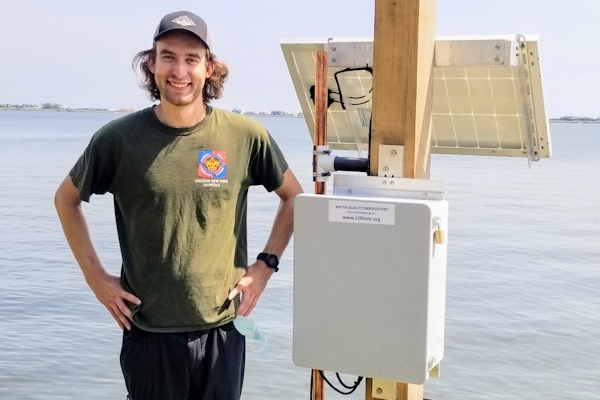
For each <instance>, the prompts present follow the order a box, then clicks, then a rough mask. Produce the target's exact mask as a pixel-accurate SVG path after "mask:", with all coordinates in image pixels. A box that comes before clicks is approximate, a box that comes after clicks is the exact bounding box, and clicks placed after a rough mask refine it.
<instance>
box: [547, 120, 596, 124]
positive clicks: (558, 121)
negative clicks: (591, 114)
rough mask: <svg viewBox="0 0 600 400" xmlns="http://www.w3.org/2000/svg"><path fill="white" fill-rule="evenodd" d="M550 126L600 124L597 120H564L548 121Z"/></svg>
mask: <svg viewBox="0 0 600 400" xmlns="http://www.w3.org/2000/svg"><path fill="white" fill-rule="evenodd" d="M550 123H552V124H600V121H599V120H592V121H568V120H564V119H550Z"/></svg>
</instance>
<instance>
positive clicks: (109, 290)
mask: <svg viewBox="0 0 600 400" xmlns="http://www.w3.org/2000/svg"><path fill="white" fill-rule="evenodd" d="M212 50H213V48H212V44H211V41H210V38H209V34H208V29H207V27H206V23H205V22H204V20H202V19H201V18H200V17H198V16H196V15H194V14H192V13H190V12H185V11H182V12H176V13H172V14H169V15H166V16H165V17H164V18H163V19H162V20H161V22H160V24H159V26H158V28H157V30H156V33H155V35H154V44H153V47H152V49H150V50H148V51H143V52H140V53H139V54H138V55H137V56H136V58H135V59H134V66H135V65H137V66H139V67H140V70H141V71H142V74H143V83H144V87H145V88H146V89H147V90H148V92H149V93H150V96H151V97H152V98H153V99H155V100H160V104H158V105H156V106H154V107H151V108H148V109H145V110H142V111H139V112H136V113H134V114H131V115H128V116H126V117H123V118H120V119H118V120H116V121H113V122H110V123H108V124H107V125H105V126H104V127H102V128H101V129H100V130H99V131H98V132H97V133H96V134H95V135H94V137H93V138H92V140H91V142H90V144H89V146H88V147H87V148H86V150H85V151H84V153H83V155H82V156H81V158H80V159H79V160H78V161H77V163H76V164H75V166H74V167H73V169H72V170H71V171H70V173H69V176H67V178H66V179H65V180H64V181H63V183H62V184H61V185H60V187H59V189H58V191H57V193H56V197H55V204H56V208H57V211H58V214H59V217H60V220H61V223H62V226H63V229H64V232H65V236H66V238H67V241H68V242H69V245H70V246H71V249H72V251H73V254H74V255H75V258H76V259H77V262H78V263H79V265H80V267H81V269H82V271H83V274H84V276H85V279H86V281H87V283H88V284H89V286H90V288H91V289H92V291H93V292H94V294H95V295H96V297H97V298H98V300H99V301H100V302H101V303H102V304H103V305H104V306H106V308H107V309H108V311H109V312H110V313H111V315H112V316H113V318H114V319H115V321H116V322H117V324H118V325H119V326H120V327H121V328H122V329H123V344H122V349H121V367H122V370H123V375H124V378H125V384H126V386H127V389H128V392H129V398H130V399H132V400H149V399H157V400H166V399H203V400H217V399H218V400H229V399H239V397H240V394H241V389H242V382H243V374H244V360H245V341H244V338H243V336H241V335H240V333H239V332H237V331H236V330H235V328H234V326H233V324H232V321H233V319H234V318H235V317H236V313H237V314H238V315H242V316H247V315H248V314H250V313H251V312H252V310H253V308H254V307H255V305H256V303H257V301H258V299H259V297H260V295H261V293H262V292H263V290H264V289H265V287H266V285H267V281H268V280H269V278H270V277H271V275H272V274H273V273H274V272H276V271H277V264H278V258H279V257H280V256H281V254H282V253H283V251H284V249H285V247H286V246H287V244H288V242H289V240H290V237H291V235H292V214H293V202H294V198H295V196H296V195H298V194H299V193H301V191H302V189H301V187H300V185H299V184H298V181H297V180H296V178H295V177H294V174H293V173H292V171H291V170H290V169H289V168H288V166H287V163H286V162H285V159H284V158H283V156H282V154H281V151H280V150H279V148H278V147H277V145H276V143H275V142H274V141H273V139H272V138H271V137H270V135H269V134H268V132H267V131H266V130H265V129H264V128H263V127H262V126H261V125H260V124H259V123H257V122H255V121H251V120H249V119H246V118H244V117H241V116H238V115H236V114H233V113H229V112H226V111H223V110H219V109H216V108H213V107H211V106H210V105H208V103H209V102H210V100H212V99H216V98H219V97H220V96H221V93H222V90H223V82H224V81H225V79H226V78H227V73H228V71H227V67H226V66H225V64H223V63H221V62H219V61H218V60H217V58H216V57H215V55H214V54H213V53H212ZM258 184H260V185H263V186H264V187H265V188H266V189H267V190H268V191H275V193H276V194H277V195H278V196H279V197H280V199H281V202H280V206H279V209H278V210H277V214H276V216H275V221H274V223H273V228H272V231H271V235H270V236H269V239H268V241H267V243H266V245H265V248H264V251H263V253H261V254H260V255H259V256H258V257H257V260H256V261H255V262H253V263H252V264H251V265H249V266H248V261H247V245H246V202H247V191H248V188H249V186H252V185H258ZM106 192H111V193H112V194H113V196H114V206H115V216H116V224H117V231H118V235H119V243H120V246H121V254H122V259H123V263H122V269H121V276H120V277H116V276H111V275H109V274H108V273H107V272H106V270H105V269H104V268H103V266H102V264H101V262H100V260H99V258H98V256H97V254H96V252H95V250H94V247H93V244H92V241H91V239H90V235H89V232H88V227H87V224H86V222H85V218H84V215H83V213H82V211H81V201H89V199H90V196H91V195H92V194H104V193H106ZM240 294H241V300H240V296H239V295H240Z"/></svg>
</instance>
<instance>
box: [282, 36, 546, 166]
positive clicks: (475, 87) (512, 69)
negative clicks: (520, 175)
mask: <svg viewBox="0 0 600 400" xmlns="http://www.w3.org/2000/svg"><path fill="white" fill-rule="evenodd" d="M519 38H520V36H519V35H494V36H447V37H444V36H438V37H436V50H435V51H436V53H435V54H436V57H435V63H436V64H435V65H434V95H433V115H432V119H433V124H432V126H433V127H432V140H431V145H432V148H431V151H432V153H436V154H462V155H489V156H511V157H527V156H528V148H529V149H530V150H529V159H530V160H537V159H539V158H547V157H550V155H551V143H550V133H549V129H548V122H547V118H546V115H545V110H544V100H543V91H542V81H541V72H540V61H539V59H540V57H539V50H538V49H539V46H538V37H537V35H527V36H525V38H526V39H524V43H523V46H519V45H520V43H519ZM281 47H282V50H283V54H284V57H285V60H286V63H287V65H288V69H289V71H290V75H291V78H292V82H293V84H294V88H295V90H296V93H297V95H298V99H299V101H300V105H301V108H302V112H303V114H304V118H305V120H306V123H307V127H308V129H309V132H310V135H311V137H314V111H315V110H314V102H313V101H312V99H311V94H310V87H311V86H312V85H314V82H315V60H316V51H317V50H329V68H328V69H329V74H328V87H329V89H330V101H331V102H332V103H331V105H330V107H329V108H328V112H327V132H328V137H327V140H328V144H329V146H330V148H331V149H339V150H358V151H359V153H360V152H366V151H368V141H369V124H368V121H369V120H370V111H371V110H370V109H371V104H370V103H371V101H370V96H371V89H372V74H371V73H370V72H369V71H366V70H362V71H355V70H351V71H346V69H347V68H348V66H364V67H366V66H369V67H372V47H373V39H372V38H317V39H283V40H282V41H281ZM523 49H525V50H523ZM524 51H526V52H527V53H526V54H525V57H523V52H524ZM461 63H462V64H461ZM438 64H443V65H438ZM336 78H337V79H336ZM528 135H531V136H530V137H529V136H528Z"/></svg>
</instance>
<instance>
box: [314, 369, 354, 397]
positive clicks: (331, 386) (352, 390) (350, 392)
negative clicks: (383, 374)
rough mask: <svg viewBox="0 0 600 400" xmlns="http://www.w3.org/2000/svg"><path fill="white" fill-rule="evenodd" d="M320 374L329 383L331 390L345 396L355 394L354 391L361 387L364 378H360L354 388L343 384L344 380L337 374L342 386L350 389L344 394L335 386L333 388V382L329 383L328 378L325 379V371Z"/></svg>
mask: <svg viewBox="0 0 600 400" xmlns="http://www.w3.org/2000/svg"><path fill="white" fill-rule="evenodd" d="M319 373H320V374H321V377H322V378H323V380H324V381H325V382H327V384H328V385H329V387H330V388H332V389H333V390H335V391H336V392H338V393H339V394H343V395H344V396H346V395H349V394H352V393H354V391H355V390H356V389H357V388H358V387H359V386H360V383H361V382H362V380H363V377H362V376H359V377H358V379H357V380H356V382H354V386H346V384H344V383H343V382H342V380H341V379H340V376H339V374H336V375H337V376H338V380H339V381H340V383H341V384H342V386H344V387H345V388H346V389H350V390H349V391H348V392H342V391H341V390H340V389H338V388H336V387H335V386H333V385H332V384H331V382H329V380H328V379H327V377H325V374H324V373H323V371H319ZM311 393H312V391H311Z"/></svg>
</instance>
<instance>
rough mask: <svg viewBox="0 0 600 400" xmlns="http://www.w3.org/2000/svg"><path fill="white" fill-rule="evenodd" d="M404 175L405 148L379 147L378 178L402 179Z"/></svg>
mask: <svg viewBox="0 0 600 400" xmlns="http://www.w3.org/2000/svg"><path fill="white" fill-rule="evenodd" d="M403 173H404V146H390V145H387V144H380V145H379V164H378V166H377V176H389V177H391V178H402V175H403Z"/></svg>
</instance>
